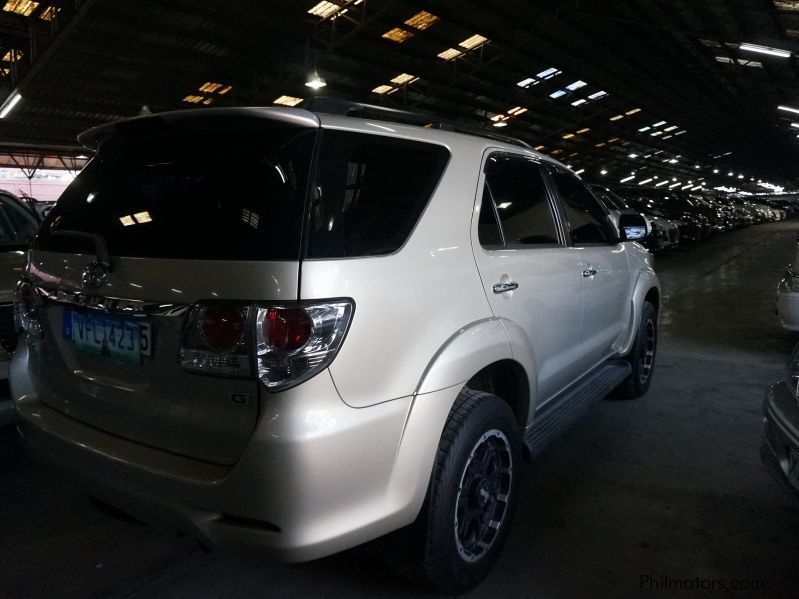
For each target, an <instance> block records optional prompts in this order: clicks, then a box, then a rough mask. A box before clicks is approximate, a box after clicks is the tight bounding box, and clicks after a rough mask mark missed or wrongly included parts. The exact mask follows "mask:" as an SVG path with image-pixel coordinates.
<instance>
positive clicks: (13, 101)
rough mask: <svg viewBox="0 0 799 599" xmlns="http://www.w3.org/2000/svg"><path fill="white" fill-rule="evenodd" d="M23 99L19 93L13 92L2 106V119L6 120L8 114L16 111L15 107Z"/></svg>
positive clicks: (0, 107) (0, 117)
mask: <svg viewBox="0 0 799 599" xmlns="http://www.w3.org/2000/svg"><path fill="white" fill-rule="evenodd" d="M21 99H22V96H21V95H20V93H19V92H18V91H13V92H11V94H9V96H8V97H7V98H6V101H5V102H3V105H2V106H0V119H4V118H6V117H7V116H8V113H9V112H11V111H12V110H13V109H14V106H16V105H17V103H18V102H19V101H20V100H21Z"/></svg>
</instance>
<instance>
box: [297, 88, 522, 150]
mask: <svg viewBox="0 0 799 599" xmlns="http://www.w3.org/2000/svg"><path fill="white" fill-rule="evenodd" d="M302 108H304V109H305V110H308V111H310V112H322V113H325V114H336V115H341V116H354V117H359V118H375V119H380V120H383V121H390V122H394V123H403V124H406V125H421V126H423V127H427V128H429V129H441V130H442V131H452V132H454V133H466V134H468V135H476V136H478V137H485V138H488V139H493V140H494V141H501V142H503V143H508V144H513V145H515V146H521V147H522V148H525V149H528V150H532V147H531V146H530V144H528V143H527V142H524V141H522V140H520V139H517V138H515V137H510V136H508V135H500V134H497V133H494V132H492V131H485V130H484V129H480V128H479V127H470V126H469V125H464V124H463V123H459V122H457V121H452V120H449V119H443V118H441V117H438V116H433V115H429V114H423V113H420V112H411V111H408V110H400V109H398V108H390V107H387V106H378V105H376V104H366V103H364V102H352V101H349V100H340V99H338V98H329V97H324V96H322V97H318V98H311V99H309V100H306V101H305V102H304V103H303V104H302Z"/></svg>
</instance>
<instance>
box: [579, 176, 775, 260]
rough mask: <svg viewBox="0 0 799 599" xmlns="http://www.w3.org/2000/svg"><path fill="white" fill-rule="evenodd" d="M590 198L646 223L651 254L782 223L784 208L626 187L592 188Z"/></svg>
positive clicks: (739, 199)
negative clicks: (768, 224)
mask: <svg viewBox="0 0 799 599" xmlns="http://www.w3.org/2000/svg"><path fill="white" fill-rule="evenodd" d="M592 189H593V191H594V194H595V195H597V196H598V197H599V198H600V200H602V202H603V203H604V204H605V205H606V206H607V207H608V209H609V210H612V211H618V212H620V213H621V212H625V211H634V212H637V213H640V214H643V215H644V216H645V217H646V218H647V220H648V221H649V223H650V226H651V235H650V236H649V237H648V238H647V239H646V241H645V242H644V245H645V246H646V247H647V248H648V249H649V250H650V251H653V252H657V251H660V250H664V249H667V248H671V247H675V246H677V245H679V244H680V243H681V242H686V241H700V240H702V239H708V238H709V237H712V236H714V235H716V234H718V233H723V232H725V231H730V230H732V229H740V228H743V227H748V226H750V225H755V224H760V223H765V222H773V221H778V220H783V219H785V218H786V217H787V216H788V214H789V209H788V207H778V206H770V205H768V204H766V203H761V202H755V201H752V200H750V199H747V198H745V197H736V196H731V195H727V194H724V193H720V192H715V191H693V192H690V191H681V190H677V191H674V190H670V189H660V188H658V187H641V186H627V187H617V188H615V189H613V190H611V189H610V188H608V187H605V186H603V185H593V186H592Z"/></svg>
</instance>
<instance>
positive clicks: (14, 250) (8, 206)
mask: <svg viewBox="0 0 799 599" xmlns="http://www.w3.org/2000/svg"><path fill="white" fill-rule="evenodd" d="M38 229H39V220H38V218H37V217H36V215H35V214H34V212H33V211H32V210H30V209H29V208H28V207H27V206H26V205H25V204H24V203H23V202H22V201H20V200H19V198H17V197H16V196H15V195H14V194H12V193H10V192H7V191H4V190H0V380H5V379H7V378H8V365H9V362H10V360H11V356H12V355H13V353H14V350H15V349H16V347H17V339H18V338H19V335H18V334H17V329H16V326H15V324H14V304H13V301H14V290H15V288H16V285H17V281H19V279H20V278H22V271H23V269H24V267H25V253H26V250H27V249H28V245H29V244H30V242H31V239H33V236H34V235H35V234H36V231H38ZM13 420H14V408H13V405H12V404H11V400H10V398H8V397H5V398H4V397H3V396H2V395H0V426H3V425H5V424H9V423H10V422H12V421H13Z"/></svg>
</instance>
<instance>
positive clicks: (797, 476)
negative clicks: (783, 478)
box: [785, 447, 799, 489]
mask: <svg viewBox="0 0 799 599" xmlns="http://www.w3.org/2000/svg"><path fill="white" fill-rule="evenodd" d="M785 474H786V475H787V477H788V481H789V482H790V483H791V484H792V485H793V486H794V487H796V488H797V489H799V449H796V448H795V447H788V471H787V472H786V473H785Z"/></svg>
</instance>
